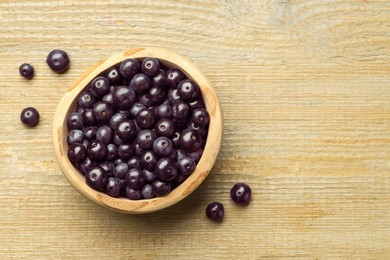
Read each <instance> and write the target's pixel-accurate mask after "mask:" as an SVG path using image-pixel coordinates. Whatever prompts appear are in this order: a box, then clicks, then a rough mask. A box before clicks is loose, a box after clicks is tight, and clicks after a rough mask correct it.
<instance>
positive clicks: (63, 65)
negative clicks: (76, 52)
mask: <svg viewBox="0 0 390 260" xmlns="http://www.w3.org/2000/svg"><path fill="white" fill-rule="evenodd" d="M46 63H47V65H48V66H49V68H50V69H51V70H53V71H54V72H57V73H62V72H65V71H66V70H67V69H68V68H69V63H70V60H69V56H68V54H67V53H66V52H65V51H62V50H52V51H51V52H50V53H49V55H47V58H46Z"/></svg>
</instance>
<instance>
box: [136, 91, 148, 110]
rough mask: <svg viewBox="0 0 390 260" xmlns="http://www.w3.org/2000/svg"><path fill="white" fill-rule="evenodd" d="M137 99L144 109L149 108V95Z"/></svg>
mask: <svg viewBox="0 0 390 260" xmlns="http://www.w3.org/2000/svg"><path fill="white" fill-rule="evenodd" d="M137 98H138V102H140V103H141V104H142V105H144V106H145V107H150V106H151V105H152V101H151V100H150V97H149V93H145V94H143V95H138V96H137Z"/></svg>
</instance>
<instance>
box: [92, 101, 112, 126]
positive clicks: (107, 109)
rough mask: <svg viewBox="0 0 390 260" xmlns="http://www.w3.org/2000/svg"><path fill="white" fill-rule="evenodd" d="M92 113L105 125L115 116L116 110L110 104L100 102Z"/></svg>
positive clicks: (95, 105) (94, 106)
mask: <svg viewBox="0 0 390 260" xmlns="http://www.w3.org/2000/svg"><path fill="white" fill-rule="evenodd" d="M92 112H93V116H94V117H95V119H96V121H97V122H98V123H105V122H108V121H110V119H111V117H112V115H113V114H114V108H113V107H112V105H111V104H110V103H108V102H105V101H98V102H96V103H95V104H94V105H93V108H92Z"/></svg>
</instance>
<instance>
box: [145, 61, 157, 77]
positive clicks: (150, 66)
mask: <svg viewBox="0 0 390 260" xmlns="http://www.w3.org/2000/svg"><path fill="white" fill-rule="evenodd" d="M141 70H142V72H143V73H144V74H145V75H146V76H149V77H154V76H156V75H157V74H158V73H159V71H160V62H159V61H158V60H157V59H156V58H146V59H144V60H143V61H142V64H141Z"/></svg>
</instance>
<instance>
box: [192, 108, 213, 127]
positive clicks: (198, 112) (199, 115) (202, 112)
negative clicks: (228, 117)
mask: <svg viewBox="0 0 390 260" xmlns="http://www.w3.org/2000/svg"><path fill="white" fill-rule="evenodd" d="M191 120H192V122H194V123H195V124H196V125H198V126H206V125H207V124H208V123H209V122H210V115H209V112H207V110H206V109H204V108H197V109H195V110H193V112H192V117H191Z"/></svg>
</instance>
